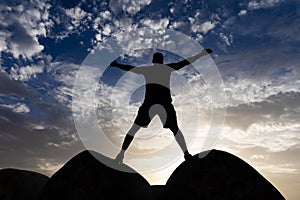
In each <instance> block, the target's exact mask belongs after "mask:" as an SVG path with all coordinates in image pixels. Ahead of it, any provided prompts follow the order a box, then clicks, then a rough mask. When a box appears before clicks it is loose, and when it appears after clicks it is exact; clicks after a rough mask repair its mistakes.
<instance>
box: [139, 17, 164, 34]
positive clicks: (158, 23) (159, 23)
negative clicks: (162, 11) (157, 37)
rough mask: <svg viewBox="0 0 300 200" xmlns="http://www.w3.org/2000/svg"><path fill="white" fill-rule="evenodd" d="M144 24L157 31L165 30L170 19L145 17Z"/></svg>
mask: <svg viewBox="0 0 300 200" xmlns="http://www.w3.org/2000/svg"><path fill="white" fill-rule="evenodd" d="M142 23H143V25H145V26H148V27H150V28H152V29H154V30H156V31H158V30H165V29H166V28H167V27H168V25H169V19H167V18H162V19H160V20H151V19H145V20H144V21H143V22H142Z"/></svg>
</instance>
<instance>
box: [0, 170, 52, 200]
mask: <svg viewBox="0 0 300 200" xmlns="http://www.w3.org/2000/svg"><path fill="white" fill-rule="evenodd" d="M48 179H49V178H48V177H47V176H45V175H43V174H39V173H36V172H31V171H25V170H19V169H2V170H0V199H1V200H20V199H30V200H37V199H38V198H39V195H40V192H41V190H42V188H43V187H44V185H45V183H46V182H47V180H48Z"/></svg>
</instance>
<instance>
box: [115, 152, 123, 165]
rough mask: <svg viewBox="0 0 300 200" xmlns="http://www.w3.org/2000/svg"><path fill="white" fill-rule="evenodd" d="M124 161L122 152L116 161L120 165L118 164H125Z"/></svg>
mask: <svg viewBox="0 0 300 200" xmlns="http://www.w3.org/2000/svg"><path fill="white" fill-rule="evenodd" d="M123 159H124V152H120V153H119V154H118V155H117V156H116V158H115V161H116V162H117V163H118V164H123Z"/></svg>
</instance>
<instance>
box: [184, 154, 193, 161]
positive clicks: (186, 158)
mask: <svg viewBox="0 0 300 200" xmlns="http://www.w3.org/2000/svg"><path fill="white" fill-rule="evenodd" d="M192 158H193V156H192V155H191V154H190V153H185V154H184V159H185V160H190V159H192Z"/></svg>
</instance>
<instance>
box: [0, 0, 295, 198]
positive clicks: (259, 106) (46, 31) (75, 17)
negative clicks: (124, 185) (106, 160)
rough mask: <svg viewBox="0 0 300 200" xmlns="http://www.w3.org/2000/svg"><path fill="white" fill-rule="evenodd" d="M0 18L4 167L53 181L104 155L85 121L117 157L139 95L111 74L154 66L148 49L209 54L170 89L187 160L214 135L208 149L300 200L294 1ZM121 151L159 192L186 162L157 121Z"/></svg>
mask: <svg viewBox="0 0 300 200" xmlns="http://www.w3.org/2000/svg"><path fill="white" fill-rule="evenodd" d="M0 10H1V15H0V51H1V58H0V127H1V128H0V168H7V167H13V168H20V169H28V170H33V171H37V172H40V173H44V174H46V175H48V176H51V175H52V174H53V173H54V172H55V171H56V170H58V169H59V168H60V167H61V166H62V165H63V164H64V163H65V162H66V161H68V160H69V159H70V158H71V157H73V156H74V155H76V154H77V153H79V152H81V151H83V150H84V149H86V148H88V149H89V148H90V147H95V148H96V150H97V148H98V147H99V148H100V149H101V148H102V147H103V144H101V142H100V143H99V144H101V145H98V147H97V141H98V140H95V144H88V143H86V142H85V140H84V137H85V136H89V134H83V132H82V130H81V129H80V127H79V125H80V124H78V119H79V120H80V119H90V118H89V117H91V114H94V117H95V119H96V121H95V122H96V123H94V124H88V122H89V121H88V120H86V121H84V120H82V121H81V122H82V123H83V124H84V123H86V124H88V125H89V126H88V128H90V129H87V130H90V131H91V133H92V132H93V131H94V133H95V134H97V130H98V131H99V127H101V129H102V131H103V133H104V135H105V136H106V138H108V139H109V141H110V142H111V143H112V144H113V148H112V150H111V151H110V148H108V149H109V152H108V153H107V156H109V157H114V155H115V154H116V153H117V150H118V148H120V146H121V142H122V140H123V138H124V136H125V134H126V131H127V130H128V129H129V128H130V125H131V124H132V122H133V120H134V118H135V114H136V112H137V109H138V107H139V105H140V104H141V102H142V97H143V92H144V89H143V87H142V83H143V79H142V78H141V77H139V76H135V75H134V74H132V73H124V72H122V71H120V70H118V69H115V68H108V64H109V63H110V62H111V61H112V60H113V59H116V58H117V59H118V60H119V61H120V62H123V63H127V64H132V65H145V64H149V63H150V62H151V55H152V53H153V51H156V49H152V46H151V45H153V44H163V45H165V46H164V47H166V48H167V49H165V50H161V49H160V51H161V52H163V54H164V56H165V61H166V62H173V61H179V60H180V59H182V58H184V56H187V55H191V54H193V53H198V52H200V51H201V50H202V49H203V48H211V49H213V51H214V52H213V54H211V55H210V56H206V57H203V58H201V59H200V60H199V62H197V63H195V64H194V65H193V66H188V67H186V68H184V69H182V70H180V71H178V72H176V73H175V74H174V76H172V78H171V89H172V92H173V93H172V97H173V104H174V106H175V108H176V111H177V114H178V122H179V126H180V127H181V129H182V131H183V134H184V136H185V138H186V141H187V143H188V147H189V149H190V152H191V153H192V154H197V153H199V152H200V151H202V150H203V143H204V141H207V140H206V139H207V138H210V137H211V136H212V135H214V134H215V135H214V136H215V137H214V138H213V139H212V141H213V143H212V144H210V146H209V147H210V148H214V149H219V150H223V151H227V152H229V153H232V154H234V155H236V156H238V157H240V158H242V159H243V160H245V161H246V162H247V163H249V164H250V165H251V166H253V167H254V168H255V169H256V170H257V171H259V172H260V173H261V174H262V175H263V176H264V177H266V178H267V179H268V180H269V181H270V182H271V183H272V184H273V185H274V186H275V187H276V188H277V189H278V190H279V191H280V192H281V193H282V194H283V195H284V196H285V197H286V198H287V199H299V196H300V192H299V190H298V189H299V187H300V175H299V173H300V161H299V160H300V159H299V155H300V123H299V121H300V120H299V119H300V104H299V102H300V65H299V63H300V62H299V61H300V58H299V46H300V41H299V40H300V27H299V26H300V18H299V17H300V2H299V1H297V0H229V1H226V3H225V2H223V1H218V0H210V1H208V0H207V1H206V0H201V1H196V0H195V1H192V0H190V1H188V0H185V1H159V0H141V1H129V0H112V1H96V0H94V1H93V0H85V1H67V0H65V1H64V0H55V1H46V0H28V1H18V0H14V1H1V2H0ZM145 29H146V30H152V31H153V32H151V34H149V33H147V31H144V30H145ZM168 31H169V32H168ZM136 33H138V37H137V38H135V37H136V35H135V34H136ZM145 33H147V34H145ZM169 33H180V34H182V35H183V36H186V37H184V38H185V40H184V41H185V42H186V43H184V42H182V40H176V39H178V38H176V37H175V38H174V37H168V36H167V35H168V34H169ZM157 34H158V35H159V36H166V37H154V36H157ZM111 38H113V41H115V42H116V43H118V45H119V46H121V47H124V48H125V50H124V49H123V51H121V53H122V54H118V51H116V46H113V50H114V53H115V54H116V55H117V56H116V57H109V55H110V54H105V53H103V52H104V50H107V51H108V50H109V47H107V46H106V44H107V41H109V40H110V39H111ZM161 38H163V40H160V39H161ZM168 38H169V39H168ZM170 38H171V39H170ZM168 40H170V41H171V43H168ZM172 40H173V41H172ZM172 42H175V46H174V45H173V43H172ZM177 44H178V45H183V46H184V45H186V44H189V45H188V46H187V47H186V46H185V47H184V48H178V46H176V45H177ZM172 45H173V46H172ZM197 45H198V46H197ZM176 47H177V48H176ZM180 47H181V46H180ZM197 47H199V48H197ZM137 49H140V50H139V51H137ZM108 52H109V51H108ZM210 70H212V71H210ZM213 70H215V71H213ZM209 72H214V73H213V75H211V74H210V73H209ZM76 84H77V85H76ZM218 86H220V87H218ZM129 89H131V92H128V90H129ZM223 94H224V99H223V98H218V97H219V96H216V95H223ZM88 97H91V98H92V99H89V98H88ZM218 99H221V101H219V100H218ZM195 108H196V109H195ZM225 111H226V112H225ZM214 114H216V115H214ZM219 115H220V117H219ZM214 116H216V118H214ZM218 117H219V118H218ZM223 119H224V120H223ZM76 120H77V121H76ZM214 120H216V121H214ZM212 122H217V123H212ZM223 122H224V123H223ZM93 127H95V129H93ZM210 130H212V132H210ZM214 131H215V133H214ZM211 133H212V134H211ZM216 133H217V134H216ZM93 145H94V146H93ZM104 149H106V148H104ZM102 150H103V148H102ZM128 151H129V153H128V156H127V157H125V163H127V164H128V165H129V166H132V167H133V168H134V169H137V170H138V171H139V170H140V171H141V172H143V173H142V175H143V176H144V177H145V178H146V179H147V180H148V181H149V182H150V183H151V184H164V183H165V182H166V181H167V179H168V176H169V175H170V174H171V173H172V170H174V169H175V168H176V166H178V165H179V164H180V162H182V161H183V158H182V153H181V152H180V149H179V147H178V145H177V144H176V143H175V142H174V138H173V135H172V134H171V133H170V131H168V130H165V129H162V127H161V123H160V122H159V120H158V119H157V118H155V119H154V120H153V122H152V123H151V124H150V126H149V128H148V129H143V130H141V132H139V133H138V136H137V138H136V139H135V140H134V142H133V143H132V145H131V147H130V148H129V149H128ZM149 163H152V165H151V164H150V165H149Z"/></svg>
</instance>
